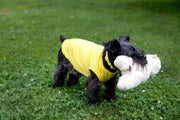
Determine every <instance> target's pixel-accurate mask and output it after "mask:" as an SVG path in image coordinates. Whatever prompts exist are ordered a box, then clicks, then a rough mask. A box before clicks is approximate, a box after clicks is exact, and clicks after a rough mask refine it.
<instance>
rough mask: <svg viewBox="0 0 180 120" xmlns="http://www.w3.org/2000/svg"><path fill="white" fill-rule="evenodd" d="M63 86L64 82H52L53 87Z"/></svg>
mask: <svg viewBox="0 0 180 120" xmlns="http://www.w3.org/2000/svg"><path fill="white" fill-rule="evenodd" d="M62 86H63V84H57V83H55V82H54V83H53V84H52V87H53V88H55V87H62Z"/></svg>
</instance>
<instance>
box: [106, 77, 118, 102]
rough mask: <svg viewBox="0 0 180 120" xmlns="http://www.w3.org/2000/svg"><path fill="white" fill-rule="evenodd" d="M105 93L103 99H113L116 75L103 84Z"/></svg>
mask: <svg viewBox="0 0 180 120" xmlns="http://www.w3.org/2000/svg"><path fill="white" fill-rule="evenodd" d="M104 85H105V91H104V95H103V97H104V98H105V99H107V100H110V99H115V90H116V85H117V74H116V75H115V76H114V77H113V78H111V79H110V80H108V81H107V82H105V83H104Z"/></svg>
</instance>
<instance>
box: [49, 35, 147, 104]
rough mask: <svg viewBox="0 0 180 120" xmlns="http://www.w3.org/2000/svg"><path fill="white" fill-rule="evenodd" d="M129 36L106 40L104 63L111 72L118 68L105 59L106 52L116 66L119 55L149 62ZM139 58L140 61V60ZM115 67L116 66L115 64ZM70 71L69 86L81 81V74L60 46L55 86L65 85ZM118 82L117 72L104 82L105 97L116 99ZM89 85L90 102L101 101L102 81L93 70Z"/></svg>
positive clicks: (87, 82) (141, 63)
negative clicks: (115, 62)
mask: <svg viewBox="0 0 180 120" xmlns="http://www.w3.org/2000/svg"><path fill="white" fill-rule="evenodd" d="M65 39H66V38H65V37H64V36H62V35H61V36H60V40H61V42H63V41H64V40H65ZM129 40H130V38H129V36H121V37H120V41H118V40H116V39H114V40H111V41H109V42H105V43H104V44H103V45H104V48H105V49H104V51H103V56H102V57H103V64H104V66H105V68H106V69H108V70H109V71H111V72H116V70H117V69H116V70H114V69H111V68H110V67H109V65H108V63H107V62H106V61H105V54H106V51H108V57H109V60H110V62H111V64H112V65H113V66H114V60H115V59H116V57H117V56H119V55H127V56H130V57H132V58H133V60H134V62H136V63H139V64H140V65H142V66H144V64H145V63H146V62H147V61H146V59H144V52H143V51H142V50H140V49H138V48H136V47H135V46H134V45H133V44H131V43H129ZM138 60H139V61H138ZM114 67H115V66H114ZM68 72H69V78H68V81H67V86H68V87H71V86H72V85H74V84H77V83H78V82H79V78H80V77H81V74H80V73H78V72H77V71H76V70H75V69H74V68H73V66H72V64H71V63H70V62H69V60H68V59H66V57H65V56H64V55H63V53H62V50H61V48H60V50H59V54H58V64H57V67H56V68H55V72H54V83H53V85H52V86H53V88H55V87H61V86H63V85H64V81H65V78H66V76H67V73H68ZM116 84H117V74H115V75H114V76H113V77H112V78H111V79H110V80H108V81H107V82H104V85H105V91H104V95H103V97H104V98H105V99H108V100H110V99H114V98H115V89H116ZM86 85H87V102H88V103H97V102H98V101H99V93H100V89H101V82H100V81H99V79H98V77H97V76H96V74H95V73H94V72H92V71H91V74H90V75H89V76H88V77H87V79H86Z"/></svg>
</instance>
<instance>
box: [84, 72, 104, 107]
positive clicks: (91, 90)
mask: <svg viewBox="0 0 180 120" xmlns="http://www.w3.org/2000/svg"><path fill="white" fill-rule="evenodd" d="M86 85H87V102H88V103H90V104H95V103H98V102H99V93H100V89H101V83H100V81H99V79H98V78H97V76H96V75H95V74H94V73H93V72H92V73H91V75H89V76H88V78H87V80H86Z"/></svg>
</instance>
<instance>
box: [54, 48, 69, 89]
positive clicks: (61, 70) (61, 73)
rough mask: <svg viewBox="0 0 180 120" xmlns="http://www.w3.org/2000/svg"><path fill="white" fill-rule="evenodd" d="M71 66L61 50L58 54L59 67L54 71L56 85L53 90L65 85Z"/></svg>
mask: <svg viewBox="0 0 180 120" xmlns="http://www.w3.org/2000/svg"><path fill="white" fill-rule="evenodd" d="M69 66H71V64H70V62H69V61H68V60H67V59H66V58H65V56H64V55H63V53H62V51H61V49H60V50H59V54H58V65H57V67H56V68H55V70H54V83H53V85H52V86H53V88H55V87H61V86H63V85H64V80H65V78H66V76H67V73H68V70H69V68H68V67H69Z"/></svg>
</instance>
